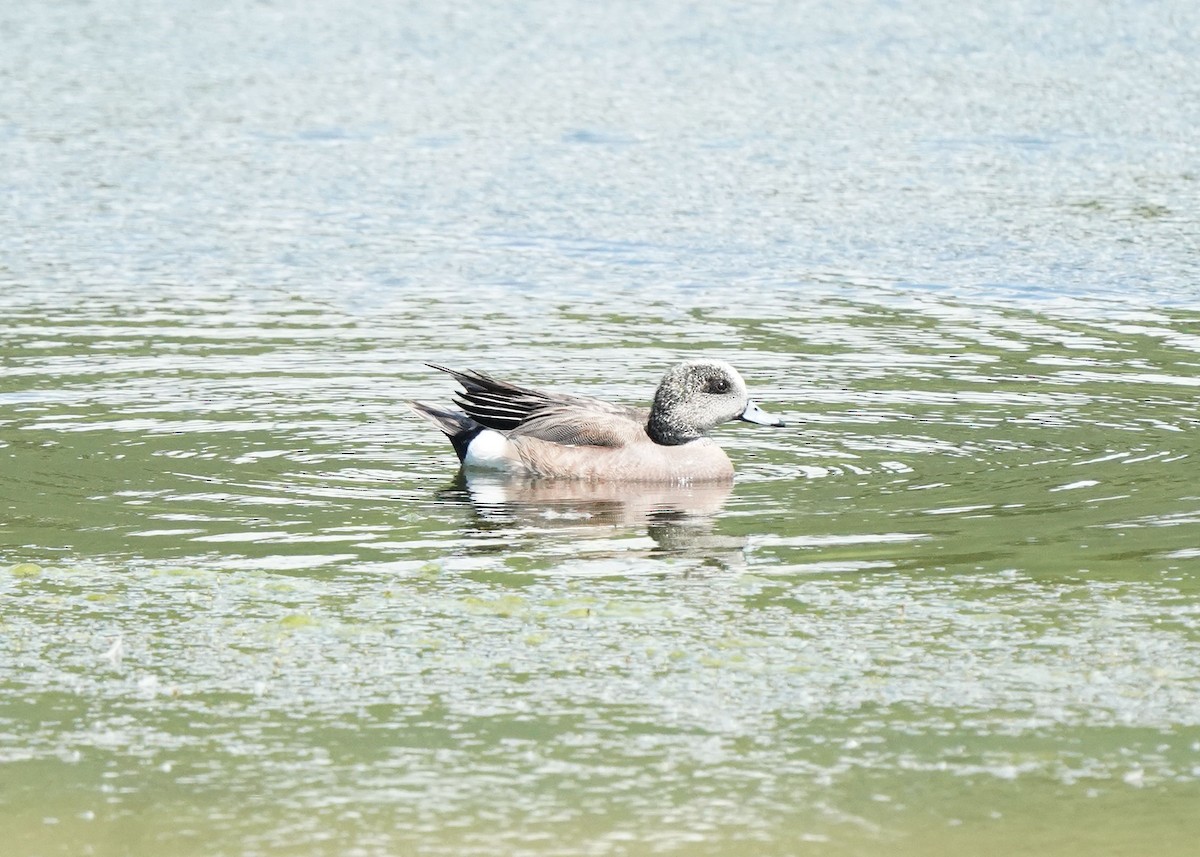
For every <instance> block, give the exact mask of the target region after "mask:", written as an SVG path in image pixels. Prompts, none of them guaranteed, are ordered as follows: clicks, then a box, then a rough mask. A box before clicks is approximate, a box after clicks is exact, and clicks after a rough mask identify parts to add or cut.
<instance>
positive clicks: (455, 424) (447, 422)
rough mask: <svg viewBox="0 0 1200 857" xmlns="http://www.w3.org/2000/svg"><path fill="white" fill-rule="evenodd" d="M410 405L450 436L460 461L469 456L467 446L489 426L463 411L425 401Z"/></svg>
mask: <svg viewBox="0 0 1200 857" xmlns="http://www.w3.org/2000/svg"><path fill="white" fill-rule="evenodd" d="M408 405H409V407H410V408H412V409H413V411H415V412H416V413H417V415H418V416H421V417H424V418H425V419H427V420H429V422H431V423H433V424H434V425H435V426H437V427H438V431H440V432H441V433H442V434H444V435H445V436H446V437H448V438H450V442H451V443H452V444H454V451H455V453H457V454H458V460H459V461H462V460H464V459H465V458H466V457H467V447H468V446H469V445H470V444H471V441H473V440H474V439H475V438H476V437H477V436H478V435H479V433H480V432H481V431H483V430H484V429H485V428H487V427H486V426H483V425H480V424H479V423H477V422H475V420H473V419H471V418H470V417H469V416H467V415H466V414H464V413H462V412H461V411H450V410H446V409H445V408H439V407H437V406H436V405H429V404H426V403H425V402H409V403H408Z"/></svg>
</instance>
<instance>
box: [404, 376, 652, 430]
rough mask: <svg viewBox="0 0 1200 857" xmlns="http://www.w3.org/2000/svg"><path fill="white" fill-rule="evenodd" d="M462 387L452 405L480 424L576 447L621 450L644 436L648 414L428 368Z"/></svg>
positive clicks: (576, 397) (492, 379)
mask: <svg viewBox="0 0 1200 857" xmlns="http://www.w3.org/2000/svg"><path fill="white" fill-rule="evenodd" d="M428 365H429V366H430V367H431V368H433V369H437V370H439V371H441V372H445V373H447V374H448V375H450V376H451V377H452V378H454V380H455V381H457V382H458V383H459V384H461V385H462V388H463V389H462V392H459V393H455V395H454V403H455V404H456V405H458V406H459V407H460V408H462V409H463V410H464V411H466V413H467V415H468V416H470V417H471V418H472V419H474V420H475V421H476V422H478V423H479V424H480V425H484V426H487V427H488V428H491V429H496V430H497V431H503V432H507V433H508V434H509V436H510V437H514V438H515V437H532V438H537V439H538V440H544V441H548V442H550V443H562V444H571V445H575V446H608V447H616V446H625V445H626V444H628V443H632V442H634V441H635V440H636V439H637V438H638V437H639V435H644V434H645V425H646V421H647V419H648V418H649V415H650V412H649V410H647V409H645V408H631V407H627V406H625V405H614V404H612V403H610V402H605V401H602V400H601V399H593V398H591V397H589V396H573V395H569V394H565V393H547V392H544V391H542V390H534V389H531V388H529V387H521V386H518V385H516V384H511V383H509V382H508V381H501V380H499V379H497V378H493V377H492V376H491V375H488V374H487V373H485V372H478V371H473V370H468V371H458V370H455V369H447V368H446V367H445V366H438V365H437V364H434V363H430V364H428Z"/></svg>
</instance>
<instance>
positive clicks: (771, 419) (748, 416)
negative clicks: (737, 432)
mask: <svg viewBox="0 0 1200 857" xmlns="http://www.w3.org/2000/svg"><path fill="white" fill-rule="evenodd" d="M738 419H739V420H745V421H746V422H748V423H758V424H759V425H760V426H782V425H783V424H784V423H783V420H781V419H780V418H779V417H777V416H775V415H773V414H768V413H767V412H766V411H764V410H763V409H762V408H760V407H759V406H758V403H757V402H754V401H751V402H749V403H748V404H747V405H746V410H744V411H742V413H741V415H740V416H739V417H738Z"/></svg>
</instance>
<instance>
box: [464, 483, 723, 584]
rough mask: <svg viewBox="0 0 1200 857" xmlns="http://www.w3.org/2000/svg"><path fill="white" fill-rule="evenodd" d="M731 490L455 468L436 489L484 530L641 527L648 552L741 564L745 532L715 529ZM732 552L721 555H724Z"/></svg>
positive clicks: (581, 531)
mask: <svg viewBox="0 0 1200 857" xmlns="http://www.w3.org/2000/svg"><path fill="white" fill-rule="evenodd" d="M732 490H733V485H732V484H731V483H717V484H704V485H653V484H649V485H643V484H630V483H625V484H620V483H605V482H582V481H569V480H553V479H537V478H529V477H521V476H511V475H506V474H496V473H471V474H469V475H468V474H465V473H463V472H462V471H460V472H459V473H458V475H457V477H456V478H455V480H454V482H453V483H451V484H450V485H449V486H447V488H446V489H445V490H444V491H443V492H441V493H442V497H443V499H453V500H459V501H463V500H466V501H468V502H469V503H470V505H471V507H472V508H473V510H474V513H475V515H476V518H477V520H478V521H479V523H480V524H482V525H483V526H484V527H485V528H487V529H496V528H508V527H525V528H531V529H537V530H547V529H551V530H555V531H565V530H573V531H574V534H575V535H578V536H582V537H594V538H596V539H601V538H606V537H609V536H611V535H612V531H613V530H614V529H618V530H632V531H638V530H641V529H642V528H645V531H646V535H648V536H649V537H650V538H651V539H652V540H653V541H654V544H655V547H654V549H653V550H652V551H651V552H652V553H674V554H679V553H682V554H702V555H705V556H706V558H712V559H716V558H717V557H712V556H709V555H710V554H713V553H714V552H717V553H726V552H727V553H730V554H732V555H735V556H736V557H737V558H738V560H739V564H740V560H741V554H742V550H743V548H744V547H745V544H746V540H745V538H744V537H737V536H725V535H721V534H718V533H714V532H713V529H714V522H715V518H716V515H717V513H719V512H720V511H721V509H722V508H723V507H724V505H725V502H726V501H727V500H728V499H729V495H730V493H731V492H732ZM729 559H730V557H723V558H722V560H723V562H722V564H725V563H724V560H729Z"/></svg>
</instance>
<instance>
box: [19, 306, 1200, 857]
mask: <svg viewBox="0 0 1200 857" xmlns="http://www.w3.org/2000/svg"><path fill="white" fill-rule="evenodd" d="M762 301H763V302H764V305H765V304H766V303H768V302H769V306H770V310H771V312H770V313H769V315H770V316H771V318H774V319H787V320H786V321H783V320H778V321H776V320H769V319H765V318H744V317H739V314H738V313H737V311H736V310H732V309H730V310H725V311H722V312H720V313H716V314H715V315H714V314H713V313H711V312H708V311H701V310H696V311H693V312H688V313H683V314H682V315H680V314H679V313H678V312H676V311H675V310H672V311H671V312H669V313H666V314H665V315H662V316H660V317H655V316H654V315H653V314H652V313H653V310H652V308H646V309H647V311H646V315H645V317H644V318H642V319H639V321H638V322H637V329H638V330H639V331H640V332H643V333H645V334H646V335H647V336H648V338H650V339H651V340H653V339H655V338H656V337H658V336H662V337H669V336H670V335H671V333H672V331H675V330H678V329H680V327H681V326H685V327H688V328H689V337H690V338H691V339H692V340H693V342H697V343H698V344H697V345H696V346H695V347H696V348H698V349H700V350H708V349H709V348H710V347H716V346H717V344H718V343H720V342H731V341H737V342H738V343H739V346H738V348H737V349H736V351H734V350H732V349H721V351H722V353H727V354H731V355H732V356H733V357H734V358H735V359H738V360H739V363H740V365H741V366H742V367H743V370H744V372H745V374H746V375H747V377H748V378H749V379H750V383H751V385H752V387H753V388H754V389H755V391H756V394H757V395H758V396H759V397H760V399H762V400H763V401H764V402H769V403H770V405H771V407H773V408H774V410H776V411H778V412H780V413H781V414H782V415H784V416H785V417H786V418H787V419H788V420H789V423H790V424H792V425H794V426H796V427H795V428H794V429H789V430H787V431H771V430H768V429H755V428H750V427H744V428H743V427H739V428H733V427H731V428H727V429H723V430H722V431H721V433H720V439H721V440H722V442H723V443H725V444H726V445H727V446H728V448H729V449H730V451H731V455H732V456H733V458H734V459H735V462H736V464H737V466H738V468H739V479H738V482H737V484H736V485H735V487H734V489H733V490H732V492H731V493H728V495H726V494H725V492H724V491H720V490H718V491H716V492H711V491H710V492H703V491H690V492H689V491H683V492H680V491H674V492H672V491H670V490H665V489H663V490H649V489H646V490H645V491H617V492H610V491H603V490H600V491H584V490H583V489H581V488H563V487H559V488H557V489H552V488H550V487H543V488H542V489H540V490H537V489H535V488H530V487H528V486H526V487H524V488H521V487H520V486H511V487H509V486H505V485H503V484H486V483H484V484H479V483H472V484H470V485H467V484H464V483H462V482H458V481H455V479H454V471H455V463H456V462H455V459H454V457H453V454H452V452H451V451H450V449H449V447H448V445H446V444H444V442H443V441H442V440H441V438H440V437H439V436H437V435H436V433H433V432H430V431H429V430H428V427H427V426H425V425H424V424H423V423H421V422H420V421H419V420H416V419H415V418H411V417H410V416H409V415H408V414H407V413H406V412H405V409H404V407H403V402H404V400H406V399H407V398H408V397H409V396H413V395H418V394H419V395H422V396H424V397H426V398H444V397H445V396H446V395H447V394H448V393H449V390H450V387H449V385H448V383H447V381H446V380H445V379H444V378H443V377H441V376H440V375H438V374H437V373H434V372H432V370H428V369H425V368H424V367H423V366H421V364H420V363H419V362H418V358H419V357H421V356H427V355H432V356H435V357H437V358H438V359H445V360H446V361H448V362H452V363H462V362H464V361H466V362H467V363H470V355H469V354H468V353H466V352H464V353H462V354H458V353H454V352H453V351H452V352H451V353H449V354H447V349H445V348H438V347H437V344H436V343H435V342H432V341H425V337H426V336H428V337H429V338H430V339H432V338H434V337H435V336H437V335H438V334H437V333H436V332H435V333H430V334H422V333H420V326H419V325H420V321H421V319H422V318H424V317H426V314H428V312H429V309H428V308H425V307H403V306H400V307H394V308H392V309H389V310H387V311H380V312H376V313H374V314H373V315H372V317H371V319H370V321H369V322H367V321H364V320H362V319H357V320H356V319H355V318H353V317H350V316H339V315H338V314H337V313H331V312H329V311H325V312H323V313H322V314H320V315H319V316H318V315H316V313H315V311H314V308H309V307H305V306H303V305H295V306H293V307H292V308H291V311H290V314H287V315H283V314H279V313H272V314H270V315H269V319H268V318H266V317H264V319H263V320H262V321H261V322H257V323H253V325H254V326H251V325H252V323H251V322H246V321H244V320H242V321H241V322H239V323H238V324H234V323H233V320H232V318H230V317H228V316H223V315H222V314H221V309H220V306H219V305H215V306H214V307H213V308H212V309H211V310H210V311H209V312H208V313H207V315H206V316H205V322H204V324H203V325H200V324H197V323H196V322H195V321H193V320H192V316H191V315H190V311H189V310H188V309H187V308H173V307H166V306H158V307H156V308H155V309H154V310H153V311H146V312H144V313H143V314H142V315H141V317H140V318H137V319H135V318H131V317H129V314H128V313H127V311H124V310H120V311H119V310H117V309H116V308H113V309H106V308H99V309H97V308H92V309H89V310H87V311H86V312H82V311H78V310H76V311H74V312H72V313H68V314H67V316H69V317H70V319H72V320H71V321H70V322H68V321H67V319H66V318H65V317H64V318H63V319H49V320H47V319H45V318H44V317H39V318H34V316H33V314H32V313H30V314H24V313H21V312H16V313H10V315H9V320H10V323H9V324H7V325H6V326H5V328H4V333H3V334H0V342H2V343H3V346H2V349H3V350H2V352H0V354H2V356H3V359H4V363H5V366H6V367H8V369H9V371H8V373H7V374H6V377H5V380H4V382H3V386H2V387H0V401H3V403H4V414H5V417H4V424H3V426H2V427H0V431H2V433H0V438H2V443H3V446H2V447H0V460H2V461H3V465H4V469H5V471H4V472H5V475H6V478H5V480H4V482H3V484H2V486H0V508H3V509H4V510H5V524H4V528H3V530H2V531H0V539H2V542H0V543H2V544H3V558H4V561H5V563H6V570H5V571H3V573H0V593H2V595H0V598H2V599H3V601H2V603H3V614H2V621H0V635H2V636H3V640H4V648H5V652H6V658H5V660H4V662H3V666H2V667H0V724H2V725H0V736H2V740H3V743H2V744H0V747H2V748H3V749H2V753H3V755H2V759H3V768H2V770H3V776H4V780H3V783H4V786H3V807H4V810H3V811H4V815H5V818H6V827H7V829H8V830H9V831H10V837H11V836H13V835H15V836H16V839H15V840H14V841H15V842H17V843H19V845H20V849H21V850H19V851H18V852H13V853H28V854H59V853H61V854H68V853H70V854H74V853H87V852H88V851H89V849H90V850H91V853H103V854H124V853H129V854H140V853H179V854H188V853H206V854H212V853H229V854H233V853H246V854H251V853H262V854H288V853H305V854H313V853H327V854H347V853H363V854H394V853H411V852H419V853H431V854H440V853H445V854H468V853H481V854H482V853H495V851H496V850H497V849H499V850H503V851H505V852H507V853H529V854H560V853H561V854H566V853H631V854H640V853H658V852H671V853H677V852H678V853H689V854H692V853H695V854H724V853H730V852H733V851H748V852H750V853H773V854H781V853H797V852H807V851H813V852H814V853H816V852H819V853H847V854H862V853H877V852H878V851H880V850H881V849H886V850H888V851H889V852H894V853H912V854H929V853H947V854H948V853H952V852H953V853H959V852H961V851H969V852H971V853H981V854H988V853H996V854H1000V853H1013V850H1014V849H1017V850H1021V849H1024V850H1027V851H1030V852H1034V853H1054V854H1097V853H1101V854H1104V853H1113V854H1115V853H1137V852H1139V851H1140V850H1141V849H1142V847H1143V846H1144V845H1145V842H1146V841H1147V837H1152V838H1153V840H1154V842H1155V843H1156V848H1157V849H1158V850H1159V851H1161V852H1162V853H1167V854H1184V853H1188V850H1189V849H1190V848H1191V845H1192V843H1193V842H1194V838H1195V835H1196V832H1197V828H1196V821H1195V815H1194V812H1193V811H1192V810H1193V808H1194V807H1195V806H1196V801H1197V799H1198V798H1200V624H1198V623H1197V614H1198V613H1200V607H1198V606H1197V605H1198V604H1200V601H1198V600H1197V595H1198V594H1200V593H1198V591H1197V590H1198V586H1197V561H1198V558H1200V492H1198V491H1197V489H1196V487H1195V480H1194V477H1193V475H1192V467H1193V463H1194V461H1195V460H1196V456H1197V454H1198V453H1200V450H1198V449H1197V441H1196V427H1197V421H1198V419H1200V415H1198V414H1197V408H1196V404H1195V390H1196V386H1197V378H1198V377H1200V376H1198V375H1197V373H1196V348H1195V345H1196V338H1195V335H1194V334H1192V333H1191V332H1190V331H1192V330H1195V329H1196V323H1197V320H1198V317H1197V315H1196V314H1194V313H1191V312H1188V311H1182V310H1170V311H1169V310H1162V309H1158V310H1151V309H1139V310H1130V309H1122V308H1120V307H1116V306H1110V307H1107V308H1106V312H1104V313H1094V314H1093V315H1092V316H1091V317H1081V313H1080V312H1079V311H1078V310H1079V308H1078V307H1076V308H1074V309H1073V310H1072V312H1069V313H1058V314H1056V313H1053V312H1031V311H1028V310H1025V309H1020V308H1011V307H1003V306H994V307H990V308H989V307H979V306H975V307H971V308H966V307H963V306H961V305H959V304H957V303H955V302H953V301H948V300H942V299H937V300H933V299H929V298H926V297H921V296H916V297H912V296H907V297H906V296H904V295H903V294H893V295H892V296H890V297H886V298H885V300H884V301H883V302H881V303H878V304H875V305H872V304H870V303H868V302H867V301H865V300H862V299H860V300H858V301H856V302H847V301H843V300H833V299H829V300H826V299H818V300H799V301H797V300H796V299H794V298H791V297H789V296H788V295H787V294H786V293H776V294H773V295H763V296H762ZM528 306H529V307H530V308H531V309H534V310H536V311H538V312H540V313H544V314H545V315H546V316H547V317H548V321H549V322H550V323H549V324H548V325H547V329H550V330H555V331H557V332H558V334H557V338H546V339H543V340H542V341H541V342H540V343H539V344H538V345H537V346H536V347H532V350H531V352H530V355H531V356H530V359H529V366H528V367H527V368H526V371H525V372H524V373H522V374H521V375H519V376H518V377H522V378H523V379H524V380H527V381H529V382H531V383H537V384H542V385H546V386H551V387H560V388H567V389H587V390H590V391H592V392H596V393H599V394H603V395H607V396H609V397H610V398H614V399H625V400H629V401H638V400H640V399H644V398H645V396H646V395H647V394H648V390H650V389H651V388H652V387H653V384H654V382H655V379H656V374H657V372H658V371H659V369H660V368H661V367H660V365H654V362H653V361H651V360H650V359H649V357H648V355H647V354H644V353H643V352H642V351H641V350H640V349H637V348H629V347H624V346H612V347H608V348H602V349H594V348H587V349H586V350H584V351H581V350H580V346H579V345H578V344H577V340H576V337H575V334H576V333H578V332H580V331H581V330H582V329H599V330H605V331H607V333H606V335H607V336H609V337H610V338H613V339H618V338H619V332H620V330H621V329H622V327H623V326H626V325H629V324H630V322H628V321H627V320H625V319H622V318H621V317H618V316H612V315H611V314H609V313H607V312H606V311H604V310H602V309H601V308H600V307H598V306H591V307H588V306H585V305H582V304H579V303H575V304H572V305H571V308H570V310H569V311H568V310H566V309H564V308H562V307H556V306H554V305H553V304H547V303H544V302H538V301H530V302H529V303H528ZM83 316H86V319H84V320H80V319H81V317H83ZM522 323H524V322H523V319H521V318H519V317H515V316H514V317H501V316H497V317H495V318H493V319H492V320H490V322H489V324H490V325H491V327H492V328H493V329H494V330H496V331H497V332H498V334H500V335H503V333H504V332H505V331H506V330H508V329H513V328H515V327H516V326H517V325H519V324H522ZM401 330H403V331H406V332H405V333H404V334H403V335H400V334H399V333H398V332H397V331H401ZM401 343H402V344H401ZM672 353H673V351H672V349H669V348H664V349H662V351H661V358H662V360H666V359H667V358H669V357H670V356H671V354H672ZM680 353H683V352H682V351H680ZM583 354H586V355H587V360H586V361H583V360H576V359H574V358H575V357H577V356H582V355H583ZM197 355H203V359H198V357H197ZM524 356H525V355H523V354H518V353H516V352H509V353H507V354H505V355H504V362H505V363H506V364H510V365H506V366H505V367H502V368H505V369H508V368H511V369H512V371H513V372H516V371H517V366H516V365H515V364H516V363H517V362H518V359H519V358H522V357H524ZM660 362H661V361H660ZM506 487H508V494H507V495H506V494H505V489H506Z"/></svg>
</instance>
